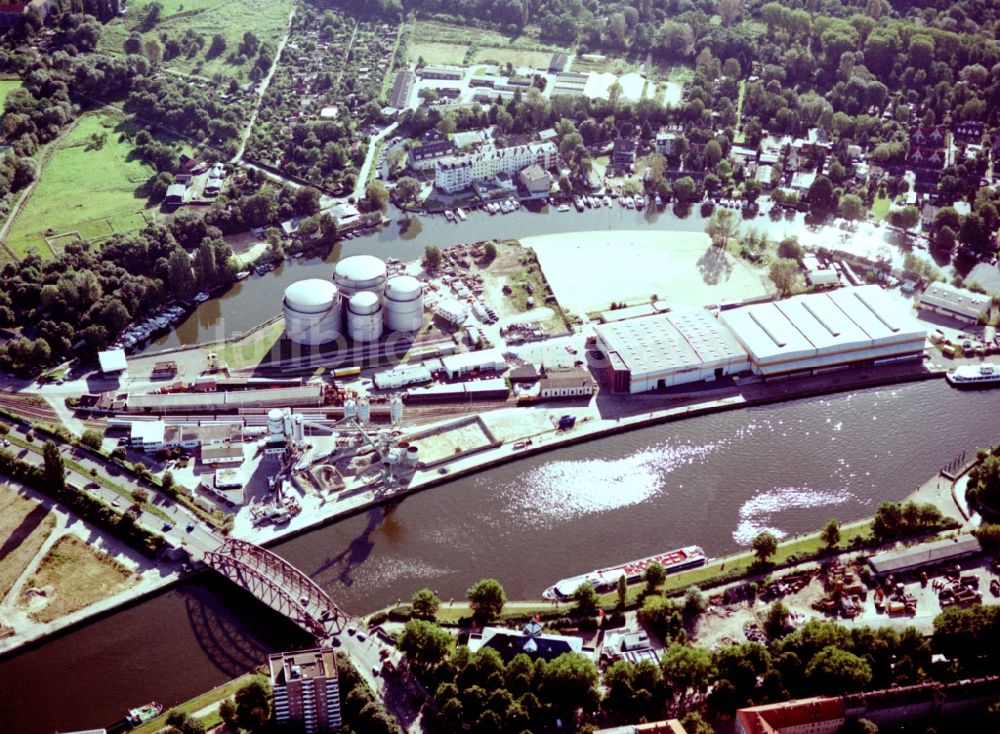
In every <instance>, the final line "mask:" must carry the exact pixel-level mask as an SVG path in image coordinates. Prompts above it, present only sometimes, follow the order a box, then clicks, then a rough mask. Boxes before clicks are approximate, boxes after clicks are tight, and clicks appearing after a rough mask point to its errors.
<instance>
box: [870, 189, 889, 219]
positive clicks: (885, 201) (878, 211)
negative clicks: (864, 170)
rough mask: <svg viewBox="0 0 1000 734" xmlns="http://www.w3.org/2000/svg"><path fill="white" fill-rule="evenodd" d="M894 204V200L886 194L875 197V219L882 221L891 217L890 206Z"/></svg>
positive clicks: (873, 204) (873, 209) (873, 208)
mask: <svg viewBox="0 0 1000 734" xmlns="http://www.w3.org/2000/svg"><path fill="white" fill-rule="evenodd" d="M890 204H892V200H891V199H890V198H889V197H888V196H887V195H885V194H881V195H879V196H876V197H875V200H874V201H873V202H872V214H873V215H874V216H875V219H876V220H878V221H880V222H881V221H882V220H883V219H885V218H886V217H887V216H889V205H890Z"/></svg>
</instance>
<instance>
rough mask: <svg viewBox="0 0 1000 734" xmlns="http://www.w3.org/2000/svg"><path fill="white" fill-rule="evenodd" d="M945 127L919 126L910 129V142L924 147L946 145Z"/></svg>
mask: <svg viewBox="0 0 1000 734" xmlns="http://www.w3.org/2000/svg"><path fill="white" fill-rule="evenodd" d="M945 134H946V133H945V129H944V128H943V127H940V126H936V127H917V128H913V129H912V130H910V144H911V145H917V146H920V147H924V148H941V147H944V140H945Z"/></svg>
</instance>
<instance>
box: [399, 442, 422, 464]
mask: <svg viewBox="0 0 1000 734" xmlns="http://www.w3.org/2000/svg"><path fill="white" fill-rule="evenodd" d="M419 460H420V449H419V448H417V447H416V446H413V445H410V446H407V447H406V456H405V457H404V459H403V461H404V462H405V463H406V464H407V466H416V465H417V462H418V461H419Z"/></svg>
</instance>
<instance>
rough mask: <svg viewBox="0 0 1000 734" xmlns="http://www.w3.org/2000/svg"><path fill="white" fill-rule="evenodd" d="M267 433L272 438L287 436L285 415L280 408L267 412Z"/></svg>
mask: <svg viewBox="0 0 1000 734" xmlns="http://www.w3.org/2000/svg"><path fill="white" fill-rule="evenodd" d="M267 432H268V433H270V434H271V435H272V436H283V435H285V415H284V413H282V412H281V409H280V408H271V410H269V411H268V412H267Z"/></svg>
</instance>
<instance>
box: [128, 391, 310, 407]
mask: <svg viewBox="0 0 1000 734" xmlns="http://www.w3.org/2000/svg"><path fill="white" fill-rule="evenodd" d="M322 404H323V386H322V385H303V386H301V387H278V388H274V389H271V390H239V391H236V392H203V393H196V392H185V393H154V394H151V395H131V394H130V395H129V396H128V398H126V408H125V409H126V411H127V412H129V413H181V412H186V411H190V412H192V413H205V412H215V411H219V412H228V411H235V410H238V409H240V408H274V407H278V408H283V407H288V406H291V407H319V406H321V405H322Z"/></svg>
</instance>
